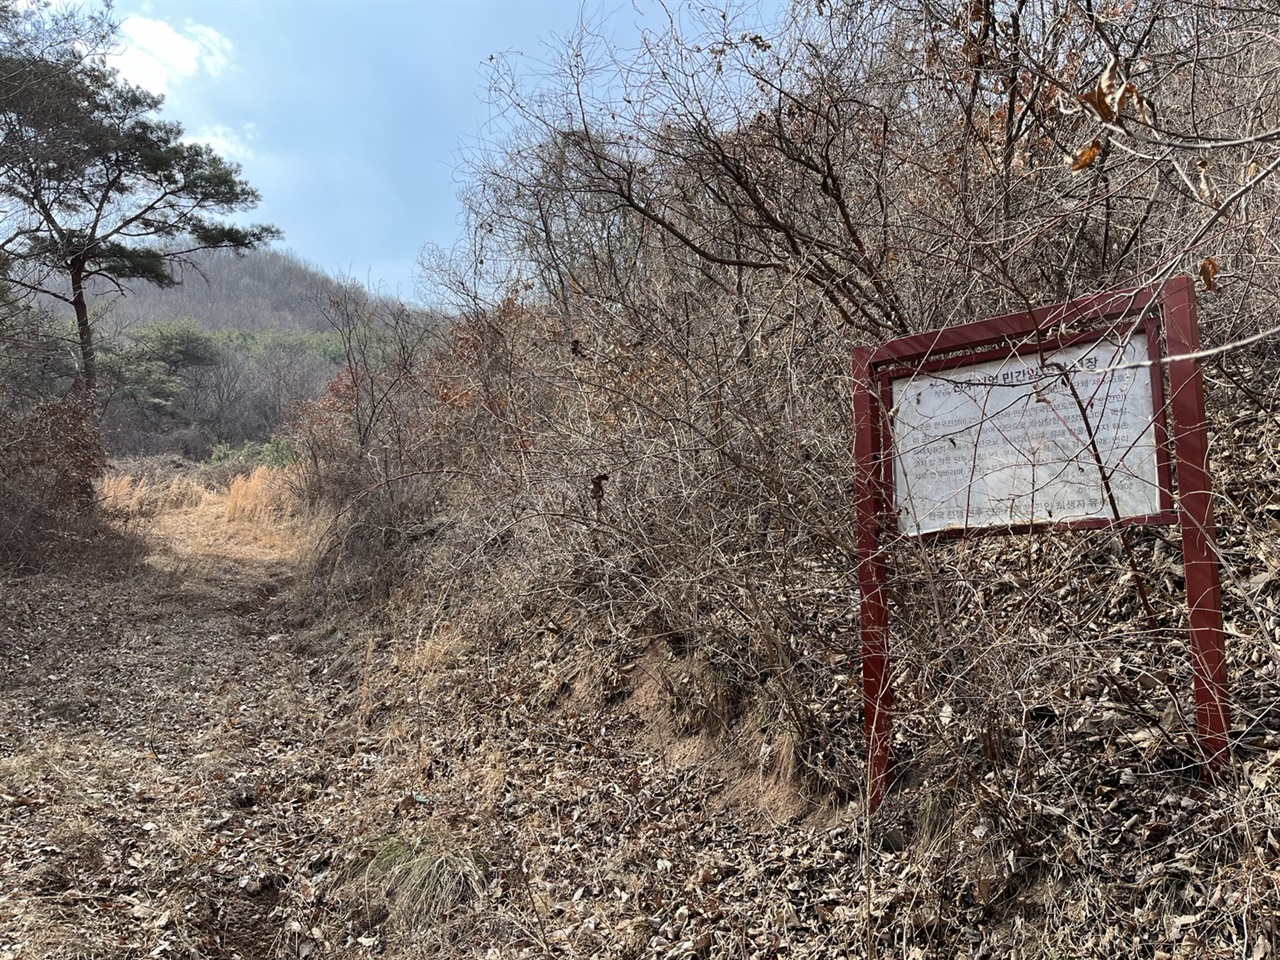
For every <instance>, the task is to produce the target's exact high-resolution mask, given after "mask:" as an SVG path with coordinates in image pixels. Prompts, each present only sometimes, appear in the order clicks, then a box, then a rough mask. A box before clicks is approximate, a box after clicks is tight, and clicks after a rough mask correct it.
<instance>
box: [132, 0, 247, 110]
mask: <svg viewBox="0 0 1280 960" xmlns="http://www.w3.org/2000/svg"><path fill="white" fill-rule="evenodd" d="M120 35H121V36H122V37H123V38H124V44H125V45H124V49H123V50H121V51H120V52H119V53H117V54H115V55H114V56H112V58H111V65H112V66H113V67H115V68H116V69H117V70H119V71H120V75H121V76H122V77H124V78H125V79H126V80H128V81H129V82H130V83H134V84H137V85H138V86H140V87H145V88H146V89H147V90H150V91H151V92H152V93H159V94H168V93H169V91H170V90H171V89H172V88H173V86H174V84H176V83H178V82H180V81H182V80H185V79H187V78H188V77H193V76H196V75H197V74H202V75H204V76H208V77H216V76H218V75H219V74H221V73H222V72H223V71H224V70H225V69H226V68H227V66H228V65H229V64H230V63H231V55H232V53H233V52H234V50H235V48H234V47H233V46H232V43H231V41H230V40H228V39H227V38H226V37H224V36H223V35H222V34H220V33H219V32H218V31H217V30H214V29H213V28H212V27H206V26H204V25H203V24H199V23H193V22H192V21H190V20H188V21H186V22H185V23H184V24H183V25H182V30H181V32H179V31H178V30H176V29H174V27H172V26H171V25H170V24H168V23H166V22H165V21H163V20H154V19H152V18H151V17H141V16H132V17H126V18H125V19H124V21H123V22H122V23H121V24H120Z"/></svg>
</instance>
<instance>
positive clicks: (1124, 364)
mask: <svg viewBox="0 0 1280 960" xmlns="http://www.w3.org/2000/svg"><path fill="white" fill-rule="evenodd" d="M1147 347H1148V345H1147V335H1146V334H1145V333H1135V334H1134V335H1133V336H1130V337H1127V338H1124V339H1123V340H1118V339H1103V340H1099V341H1096V342H1093V343H1085V344H1079V345H1076V346H1071V347H1064V348H1061V349H1059V350H1057V351H1055V352H1053V353H1050V354H1047V355H1044V356H1041V355H1039V354H1037V353H1035V352H1030V353H1010V354H1009V355H1008V356H1006V357H1003V358H1000V359H995V360H988V361H986V362H983V363H976V364H969V365H965V366H957V367H954V368H951V369H946V370H940V371H936V372H933V373H913V374H912V375H910V376H906V377H901V378H898V379H895V380H894V381H893V382H892V409H891V411H890V417H889V428H890V434H891V439H892V443H893V462H894V484H893V486H894V491H893V500H894V503H893V506H894V508H895V512H896V513H897V515H898V523H899V529H900V532H902V533H907V534H920V533H932V532H936V531H940V530H950V529H970V530H971V529H978V528H982V527H991V526H1001V527H1022V526H1029V525H1031V524H1036V523H1061V522H1063V521H1072V520H1087V519H1120V518H1125V517H1142V516H1149V515H1153V514H1157V513H1159V512H1160V510H1161V502H1160V490H1161V486H1160V478H1159V472H1158V465H1157V457H1156V451H1157V438H1156V430H1155V419H1156V417H1155V412H1154V410H1153V399H1152V390H1151V373H1150V370H1149V369H1147V368H1146V367H1143V366H1138V365H1136V364H1135V362H1136V361H1143V360H1146V359H1147V357H1148V352H1147ZM1100 464H1101V469H1100Z"/></svg>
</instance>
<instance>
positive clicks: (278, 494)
mask: <svg viewBox="0 0 1280 960" xmlns="http://www.w3.org/2000/svg"><path fill="white" fill-rule="evenodd" d="M296 509H297V504H296V502H295V500H294V497H293V494H292V492H291V488H290V485H289V483H288V477H287V475H286V472H285V471H283V470H279V469H275V468H272V467H254V468H253V470H252V471H251V472H250V473H249V474H248V475H247V476H246V475H244V474H239V475H237V476H235V477H233V478H232V479H231V483H230V484H229V485H228V486H227V491H226V510H225V512H226V520H227V523H236V522H249V523H256V522H269V523H276V522H280V521H284V520H287V519H288V518H289V517H291V516H293V514H294V513H295V512H296Z"/></svg>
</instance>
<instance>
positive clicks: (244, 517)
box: [99, 467, 315, 564]
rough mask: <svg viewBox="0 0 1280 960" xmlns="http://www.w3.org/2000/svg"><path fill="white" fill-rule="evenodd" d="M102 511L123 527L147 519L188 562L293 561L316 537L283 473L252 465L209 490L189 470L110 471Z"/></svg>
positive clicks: (103, 484) (156, 533)
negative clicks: (165, 473) (163, 474)
mask: <svg viewBox="0 0 1280 960" xmlns="http://www.w3.org/2000/svg"><path fill="white" fill-rule="evenodd" d="M99 496H100V499H101V503H102V507H103V510H104V512H105V514H106V515H107V516H108V517H109V518H112V519H113V520H114V521H115V522H117V523H119V524H121V525H123V526H125V527H131V526H136V525H138V524H140V523H145V524H146V526H147V527H148V528H149V530H150V532H151V534H152V535H153V536H154V537H156V538H158V539H159V540H160V541H163V542H165V543H167V544H168V545H169V547H170V551H169V552H170V553H171V554H173V555H176V556H177V557H180V558H182V559H183V560H184V561H186V563H188V564H189V563H190V562H192V561H193V560H199V559H205V560H212V561H215V562H217V561H224V562H237V561H240V562H248V561H253V562H261V561H264V560H273V559H275V560H280V561H289V562H291V561H293V560H295V559H296V558H297V557H298V556H299V555H300V554H301V553H302V552H303V551H304V550H305V549H306V548H307V547H308V545H309V544H310V543H312V542H313V541H314V536H315V531H314V529H313V527H312V525H311V523H310V522H309V521H308V520H306V519H305V518H304V517H303V516H302V514H301V512H300V511H299V510H298V506H297V503H296V501H295V500H294V498H293V495H292V493H291V492H290V483H289V477H288V473H287V471H285V470H282V469H276V468H270V467H255V468H254V469H253V470H252V472H250V473H249V474H247V475H244V474H238V475H236V476H234V477H232V478H231V480H230V482H229V483H228V484H227V485H226V486H225V487H221V486H217V487H209V486H205V485H203V484H201V483H200V482H199V481H198V480H197V479H195V478H193V477H192V476H190V475H188V474H177V475H175V476H172V477H168V478H159V477H148V476H147V475H146V473H145V472H143V471H138V472H129V473H111V474H109V475H107V476H106V477H105V478H103V480H102V481H101V484H100V485H99Z"/></svg>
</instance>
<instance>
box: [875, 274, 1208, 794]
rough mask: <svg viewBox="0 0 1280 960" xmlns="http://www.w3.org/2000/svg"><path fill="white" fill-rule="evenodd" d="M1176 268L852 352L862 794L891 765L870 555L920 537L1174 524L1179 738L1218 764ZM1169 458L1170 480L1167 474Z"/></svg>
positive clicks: (1188, 330) (1185, 293) (879, 556)
mask: <svg viewBox="0 0 1280 960" xmlns="http://www.w3.org/2000/svg"><path fill="white" fill-rule="evenodd" d="M1199 349H1200V346H1199V337H1198V334H1197V330H1196V317H1195V291H1194V287H1193V286H1192V282H1191V280H1190V278H1188V277H1182V278H1179V279H1176V280H1172V281H1170V282H1168V283H1167V284H1165V285H1163V286H1161V287H1145V288H1139V289H1134V290H1119V291H1115V292H1112V293H1105V294H1101V295H1099V296H1096V297H1089V298H1085V299H1082V300H1074V301H1072V302H1070V303H1062V304H1055V305H1052V306H1046V307H1039V308H1036V309H1033V310H1028V311H1025V312H1022V313H1016V314H1010V315H1008V316H1003V317H993V318H991V319H989V320H980V321H978V322H976V323H970V324H965V325H964V326H960V327H951V328H945V329H940V330H930V331H928V332H925V333H920V334H913V335H911V336H907V337H900V338H898V339H897V340H891V341H889V342H888V343H885V344H881V345H880V346H878V347H859V348H858V349H856V350H855V351H854V356H853V415H854V459H855V461H856V466H857V470H856V473H855V477H856V481H855V506H856V510H857V529H858V539H857V554H858V592H859V595H860V610H859V630H860V632H861V637H862V702H863V728H864V732H865V735H866V752H867V803H868V806H869V807H870V808H871V809H875V807H876V806H877V805H878V804H879V803H880V801H881V800H882V799H883V797H884V794H885V791H886V789H887V788H888V782H889V771H890V769H891V765H892V760H893V688H892V682H891V675H890V669H891V661H890V656H889V653H890V650H889V604H888V600H887V596H886V589H885V582H886V575H887V563H888V560H887V555H886V551H885V549H884V544H883V543H882V536H883V535H885V534H888V533H895V532H896V534H897V535H898V536H909V537H913V538H919V539H922V540H927V539H929V538H937V537H946V536H966V535H968V534H970V533H996V532H1001V531H1003V532H1018V531H1029V530H1046V529H1052V528H1054V527H1104V528H1110V527H1122V526H1128V525H1133V524H1156V523H1166V524H1172V523H1177V524H1178V526H1179V527H1180V529H1181V534H1182V554H1183V557H1182V559H1183V570H1184V573H1185V580H1186V589H1187V621H1188V624H1189V627H1190V630H1189V633H1190V645H1189V646H1190V652H1191V670H1192V676H1193V678H1194V693H1195V704H1196V737H1197V739H1198V741H1199V745H1200V750H1201V754H1202V759H1203V761H1204V767H1205V769H1206V770H1207V771H1209V772H1211V773H1214V772H1216V771H1218V770H1220V769H1221V768H1222V767H1224V766H1225V765H1226V764H1227V763H1228V762H1229V760H1230V756H1231V754H1230V744H1229V742H1228V738H1227V732H1228V731H1229V730H1230V728H1231V724H1230V710H1229V708H1228V704H1227V686H1226V655H1225V652H1224V649H1223V640H1222V634H1223V630H1222V596H1221V585H1220V579H1219V572H1218V561H1217V547H1216V544H1215V536H1216V535H1215V533H1214V522H1213V504H1212V499H1211V496H1210V484H1209V440H1208V430H1207V428H1206V425H1205V411H1204V379H1203V376H1202V374H1201V372H1200V367H1199V365H1198V363H1197V362H1196V355H1197V354H1198V353H1199ZM1171 462H1172V464H1173V465H1174V466H1176V476H1177V485H1176V487H1175V485H1174V483H1173V476H1174V472H1173V471H1171V470H1170V464H1171Z"/></svg>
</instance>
